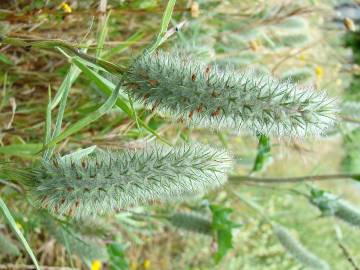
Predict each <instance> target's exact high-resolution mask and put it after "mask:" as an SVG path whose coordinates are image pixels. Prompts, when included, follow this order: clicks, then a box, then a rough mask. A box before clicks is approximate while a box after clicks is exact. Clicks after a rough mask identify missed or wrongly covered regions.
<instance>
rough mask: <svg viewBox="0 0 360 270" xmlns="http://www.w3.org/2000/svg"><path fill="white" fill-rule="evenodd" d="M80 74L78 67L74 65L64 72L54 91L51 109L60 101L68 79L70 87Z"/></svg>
mask: <svg viewBox="0 0 360 270" xmlns="http://www.w3.org/2000/svg"><path fill="white" fill-rule="evenodd" d="M79 74H80V69H78V68H77V67H76V66H75V65H71V66H70V69H69V72H68V73H67V74H66V76H65V78H64V80H63V81H62V83H61V85H60V87H59V90H58V91H57V92H56V95H55V97H54V99H53V101H52V103H51V110H53V109H54V108H55V107H56V106H57V105H58V104H59V102H60V100H61V98H62V96H63V94H64V92H65V90H66V88H67V87H68V83H69V79H70V87H71V85H72V84H73V83H74V82H75V80H76V79H77V77H78V76H79Z"/></svg>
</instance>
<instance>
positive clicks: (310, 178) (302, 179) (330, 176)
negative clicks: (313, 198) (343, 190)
mask: <svg viewBox="0 0 360 270" xmlns="http://www.w3.org/2000/svg"><path fill="white" fill-rule="evenodd" d="M228 179H229V181H230V182H233V183H236V182H257V183H264V184H271V183H298V182H306V181H326V180H340V179H354V180H357V179H360V174H325V175H307V176H299V177H253V176H247V175H230V176H229V178H228Z"/></svg>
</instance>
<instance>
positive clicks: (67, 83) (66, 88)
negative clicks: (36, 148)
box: [43, 76, 71, 159]
mask: <svg viewBox="0 0 360 270" xmlns="http://www.w3.org/2000/svg"><path fill="white" fill-rule="evenodd" d="M70 88H71V81H70V76H67V77H66V78H65V86H64V92H63V94H62V96H61V100H60V107H59V112H58V115H57V118H56V122H55V129H54V132H53V134H52V136H51V139H52V140H53V139H54V138H55V137H57V136H58V135H59V134H60V133H61V125H62V120H63V118H64V113H65V107H66V102H67V97H68V95H69V92H70ZM53 151H54V147H51V148H48V149H47V150H46V151H45V153H44V155H43V156H44V159H48V158H50V157H51V155H52V153H53Z"/></svg>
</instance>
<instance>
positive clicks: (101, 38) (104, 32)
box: [95, 12, 111, 58]
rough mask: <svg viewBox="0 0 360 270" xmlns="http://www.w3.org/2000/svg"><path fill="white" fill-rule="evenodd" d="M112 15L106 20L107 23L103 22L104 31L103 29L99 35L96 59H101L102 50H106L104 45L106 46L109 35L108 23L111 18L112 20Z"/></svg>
mask: <svg viewBox="0 0 360 270" xmlns="http://www.w3.org/2000/svg"><path fill="white" fill-rule="evenodd" d="M110 13H111V12H109V14H108V15H107V16H106V19H105V21H103V25H102V26H101V27H102V29H101V32H100V34H99V38H98V41H97V47H96V54H95V57H96V58H100V57H101V54H102V50H103V48H104V44H105V39H106V35H107V33H108V27H107V26H108V21H109V18H110Z"/></svg>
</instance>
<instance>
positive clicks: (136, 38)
mask: <svg viewBox="0 0 360 270" xmlns="http://www.w3.org/2000/svg"><path fill="white" fill-rule="evenodd" d="M143 36H144V34H143V33H141V32H136V33H135V34H133V35H131V36H130V37H129V38H128V39H127V40H125V41H124V42H122V43H121V44H119V45H118V46H116V47H114V48H112V49H110V50H108V51H107V52H104V54H103V58H105V59H109V58H110V57H112V56H114V55H115V54H120V53H122V52H123V51H125V50H126V49H127V48H129V47H130V46H131V45H133V44H135V43H136V42H138V41H139V40H140V39H141V38H142V37H143Z"/></svg>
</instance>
